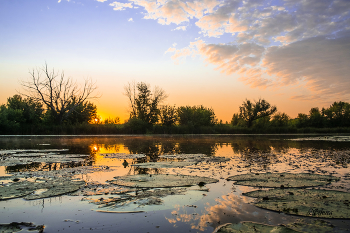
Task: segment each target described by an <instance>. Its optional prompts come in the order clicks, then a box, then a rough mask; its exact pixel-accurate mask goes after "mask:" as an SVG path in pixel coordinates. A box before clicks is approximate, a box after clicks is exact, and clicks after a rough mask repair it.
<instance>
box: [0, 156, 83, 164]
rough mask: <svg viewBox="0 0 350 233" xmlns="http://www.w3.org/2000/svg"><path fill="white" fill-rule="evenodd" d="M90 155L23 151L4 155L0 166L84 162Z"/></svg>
mask: <svg viewBox="0 0 350 233" xmlns="http://www.w3.org/2000/svg"><path fill="white" fill-rule="evenodd" d="M89 156H90V155H84V154H82V155H80V154H53V153H21V154H13V155H10V156H6V157H3V158H2V159H1V160H0V166H16V165H25V164H31V163H69V162H83V161H85V159H86V158H87V157H89Z"/></svg>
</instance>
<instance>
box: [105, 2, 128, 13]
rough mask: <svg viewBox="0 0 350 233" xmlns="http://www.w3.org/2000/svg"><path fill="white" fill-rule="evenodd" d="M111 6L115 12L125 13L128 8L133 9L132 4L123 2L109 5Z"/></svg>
mask: <svg viewBox="0 0 350 233" xmlns="http://www.w3.org/2000/svg"><path fill="white" fill-rule="evenodd" d="M109 5H110V6H113V10H115V11H123V10H125V9H126V8H132V3H131V2H130V3H122V2H113V3H110V4H109Z"/></svg>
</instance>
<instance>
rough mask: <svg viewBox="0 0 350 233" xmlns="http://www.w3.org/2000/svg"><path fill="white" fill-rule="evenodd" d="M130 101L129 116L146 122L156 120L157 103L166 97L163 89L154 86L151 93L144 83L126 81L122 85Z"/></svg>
mask: <svg viewBox="0 0 350 233" xmlns="http://www.w3.org/2000/svg"><path fill="white" fill-rule="evenodd" d="M124 89H125V93H124V94H125V95H126V96H127V97H128V99H129V103H130V108H131V110H130V118H137V119H139V120H142V121H144V122H146V123H147V124H150V125H152V124H155V123H156V122H158V116H159V104H160V103H161V102H162V101H163V100H164V99H165V98H166V97H167V95H166V94H165V91H164V90H163V89H161V88H159V87H157V86H156V87H155V89H154V91H153V93H152V91H151V90H150V86H149V85H148V84H146V83H143V82H141V83H137V84H136V85H135V83H128V85H127V86H125V87H124Z"/></svg>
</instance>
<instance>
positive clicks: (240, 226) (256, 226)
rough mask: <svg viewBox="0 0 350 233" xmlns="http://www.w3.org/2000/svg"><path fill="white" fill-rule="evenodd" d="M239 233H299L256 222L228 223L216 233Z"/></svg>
mask: <svg viewBox="0 0 350 233" xmlns="http://www.w3.org/2000/svg"><path fill="white" fill-rule="evenodd" d="M236 232H237V233H239V232H266V233H268V232H276V233H299V232H300V231H295V230H293V229H290V228H288V227H286V226H271V225H267V224H261V223H255V222H240V223H236V224H232V223H228V224H225V225H223V226H220V227H218V228H217V229H216V230H215V231H214V233H236Z"/></svg>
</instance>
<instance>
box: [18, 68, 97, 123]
mask: <svg viewBox="0 0 350 233" xmlns="http://www.w3.org/2000/svg"><path fill="white" fill-rule="evenodd" d="M30 76H31V79H29V80H28V81H23V82H22V87H23V88H24V90H25V93H24V94H23V95H25V96H27V97H29V98H31V99H33V100H34V101H36V102H40V103H42V104H43V105H44V106H45V108H46V111H47V112H48V113H46V115H47V116H49V119H50V121H51V122H52V123H54V124H62V123H64V122H68V121H69V120H68V119H69V117H70V115H71V114H72V113H73V112H74V111H75V110H76V108H79V106H80V107H81V106H82V105H84V104H85V101H86V100H87V99H91V98H97V96H92V94H93V92H94V91H95V90H96V88H97V87H96V86H95V84H94V83H93V82H92V81H91V80H85V83H84V85H83V86H82V87H79V86H78V85H77V83H76V82H75V81H73V80H72V79H71V78H67V79H66V78H65V77H64V73H63V72H62V73H61V74H59V73H58V72H55V70H52V71H51V72H50V71H49V70H48V67H47V65H46V64H45V66H44V67H43V68H42V69H36V70H33V71H32V72H30Z"/></svg>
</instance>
